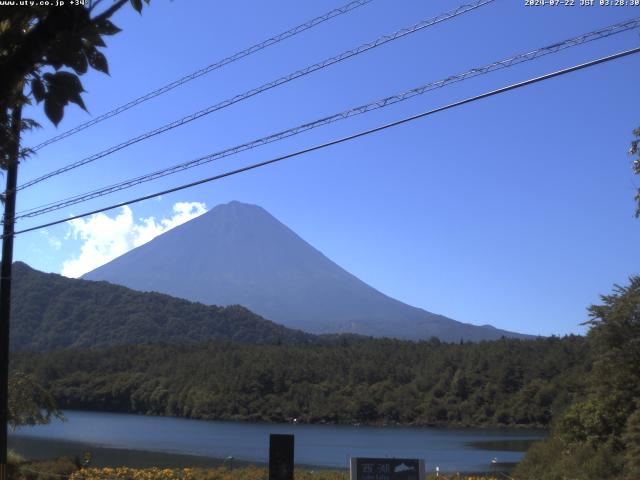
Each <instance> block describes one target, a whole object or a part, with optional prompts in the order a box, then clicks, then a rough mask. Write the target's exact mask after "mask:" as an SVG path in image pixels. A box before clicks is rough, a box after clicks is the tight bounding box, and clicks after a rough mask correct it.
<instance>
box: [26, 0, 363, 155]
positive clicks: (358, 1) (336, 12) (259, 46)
mask: <svg viewBox="0 0 640 480" xmlns="http://www.w3.org/2000/svg"><path fill="white" fill-rule="evenodd" d="M372 1H373V0H355V1H352V2H349V3H347V4H346V5H343V6H342V7H339V8H336V9H333V10H331V11H330V12H327V13H325V14H324V15H320V16H319V17H316V18H313V19H311V20H309V21H308V22H305V23H302V24H300V25H298V26H296V27H293V28H291V29H290V30H287V31H286V32H282V33H280V34H278V35H275V36H273V37H271V38H268V39H266V40H264V41H262V42H260V43H256V44H255V45H252V46H251V47H249V48H247V49H245V50H241V51H239V52H236V53H234V54H233V55H231V56H229V57H226V58H223V59H222V60H218V61H217V62H215V63H212V64H211V65H209V66H207V67H204V68H202V69H200V70H196V71H195V72H193V73H190V74H189V75H185V76H184V77H182V78H179V79H178V80H174V81H173V82H171V83H168V84H167V85H165V86H163V87H160V88H158V89H156V90H154V91H152V92H149V93H147V94H145V95H142V96H141V97H138V98H136V99H134V100H131V101H130V102H128V103H125V104H124V105H121V106H119V107H117V108H114V109H113V110H111V111H109V112H107V113H103V114H102V115H100V116H98V117H96V118H93V119H91V120H89V121H88V122H85V123H82V124H80V125H78V126H76V127H74V128H72V129H70V130H67V131H66V132H62V133H60V134H59V135H56V136H54V137H51V138H49V139H48V140H45V141H44V142H42V143H39V144H38V145H36V146H35V147H30V150H32V151H37V150H40V149H41V148H44V147H46V146H47V145H51V144H52V143H55V142H57V141H59V140H62V139H63V138H67V137H70V136H71V135H74V134H76V133H78V132H81V131H82V130H84V129H86V128H89V127H92V126H93V125H96V124H97V123H100V122H102V121H103V120H106V119H108V118H111V117H114V116H116V115H119V114H120V113H122V112H124V111H126V110H129V109H130V108H133V107H135V106H137V105H140V104H141V103H144V102H146V101H147V100H151V99H152V98H155V97H157V96H159V95H162V94H163V93H167V92H168V91H170V90H173V89H174V88H176V87H180V86H182V85H184V84H185V83H187V82H190V81H191V80H195V79H196V78H198V77H201V76H203V75H206V74H207V73H211V72H213V71H214V70H217V69H219V68H222V67H224V66H225V65H229V64H230V63H233V62H236V61H238V60H240V59H242V58H245V57H248V56H249V55H251V54H253V53H256V52H258V51H260V50H263V49H265V48H267V47H270V46H272V45H275V44H277V43H280V42H282V41H283V40H286V39H287V38H291V37H293V36H295V35H297V34H299V33H302V32H304V31H306V30H309V29H311V28H313V27H315V26H317V25H320V24H321V23H324V22H326V21H327V20H331V19H332V18H335V17H338V16H340V15H343V14H345V13H348V12H350V11H352V10H354V9H356V8H358V7H361V6H363V5H366V4H368V3H371V2H372Z"/></svg>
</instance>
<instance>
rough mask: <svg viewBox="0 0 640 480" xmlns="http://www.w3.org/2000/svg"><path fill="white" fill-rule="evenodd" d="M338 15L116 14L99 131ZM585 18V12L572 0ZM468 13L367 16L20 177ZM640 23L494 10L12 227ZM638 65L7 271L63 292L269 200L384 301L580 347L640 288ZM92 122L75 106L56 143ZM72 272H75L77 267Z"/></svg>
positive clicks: (414, 129)
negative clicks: (101, 267)
mask: <svg viewBox="0 0 640 480" xmlns="http://www.w3.org/2000/svg"><path fill="white" fill-rule="evenodd" d="M343 3H346V2H342V3H341V2H338V1H333V0H332V1H314V2H295V1H279V2H257V1H248V0H247V1H237V2H210V1H206V0H202V1H196V0H190V1H188V2H187V1H184V0H183V1H173V2H166V1H159V0H158V1H154V2H152V5H151V6H150V7H149V8H145V10H144V12H143V15H142V16H139V15H138V14H136V13H135V12H133V10H132V9H131V8H126V9H125V10H123V11H122V12H120V13H119V14H118V15H117V16H116V17H115V18H114V23H116V24H117V25H118V26H119V27H120V28H122V29H123V32H121V33H120V34H118V35H116V36H114V37H112V38H110V39H109V41H108V48H107V49H106V51H105V53H106V54H107V56H108V58H109V64H110V70H111V75H110V76H106V75H102V74H99V73H89V74H87V75H86V76H85V77H84V78H83V83H84V85H85V89H86V90H87V93H86V95H85V102H86V104H87V106H88V108H89V111H90V114H92V115H98V114H100V113H103V112H105V111H107V110H110V109H111V108H113V107H115V106H117V105H120V104H122V103H124V102H126V101H128V100H131V99H133V98H135V97H137V96H139V95H141V94H144V93H146V92H148V91H150V90H153V89H155V88H157V87H159V86H162V85H164V84H166V83H168V82H170V81H172V80H174V79H176V78H178V77H181V76H182V75H184V74H187V73H190V72H192V71H194V70H196V69H199V68H202V67H204V66H206V65H208V64H210V63H213V62H215V61H217V60H219V59H221V58H223V57H226V56H228V55H230V54H233V53H235V52H236V51H238V50H241V49H244V48H246V47H248V46H250V45H252V44H254V43H257V42H259V41H261V40H263V39H265V38H267V37H270V36H272V35H273V34H276V33H279V32H281V31H284V30H287V29H289V28H290V27H292V26H295V25H297V24H299V23H302V22H304V21H306V20H308V19H310V18H312V17H315V16H317V15H321V14H323V13H325V12H326V11H328V10H330V9H332V8H335V7H337V6H339V5H342V4H343ZM578 3H579V2H578ZM458 5H460V3H457V2H454V1H448V0H446V1H445V0H442V1H437V2H423V1H408V0H399V1H390V0H374V1H373V2H372V3H371V4H369V5H367V6H365V7H362V8H359V9H356V10H354V11H352V12H351V13H349V14H347V15H343V16H341V17H338V18H336V19H333V20H331V21H329V22H327V23H325V24H323V25H321V26H318V27H316V28H314V29H312V30H310V31H307V32H305V33H302V34H300V35H298V36H296V37H294V38H292V39H289V40H286V41H285V42H283V43H281V44H278V45H276V46H273V47H270V48H268V49H266V50H264V51H262V52H260V53H258V54H255V55H252V56H250V57H248V58H246V59H244V60H242V61H240V62H236V63H234V64H232V65H228V66H226V67H224V68H223V69H221V70H218V71H216V72H213V73H211V74H209V75H206V76H204V77H201V78H199V79H197V80H195V81H193V82H191V83H189V84H187V85H186V86H184V87H181V88H179V89H176V90H174V91H173V92H171V93H168V94H166V95H163V96H161V97H159V98H157V99H154V100H151V101H150V102H148V103H146V104H145V105H143V106H141V107H138V108H136V109H134V110H131V111H129V112H126V113H124V114H122V115H120V116H118V117H115V118H113V119H110V120H107V121H105V122H103V123H101V124H100V125H99V126H96V127H93V128H91V129H88V130H86V131H84V132H81V133H79V134H77V135H75V136H73V137H70V138H67V139H65V140H63V141H60V142H58V143H56V144H54V145H51V146H49V147H46V148H44V149H42V150H41V151H40V152H39V154H38V155H37V156H36V157H34V158H32V159H30V160H28V161H27V162H26V163H24V164H23V165H21V170H20V177H19V178H20V182H24V181H27V180H29V179H32V178H35V177H37V176H39V175H41V174H43V173H46V172H48V171H50V170H52V169H54V168H58V167H60V166H63V165H66V164H67V163H70V162H72V161H76V160H79V159H81V158H83V157H85V156H88V155H90V154H92V153H95V152H97V151H100V150H102V149H104V148H107V147H109V146H111V145H113V144H116V143H119V142H121V141H123V140H126V139H128V138H130V137H132V136H134V135H137V134H140V133H143V132H145V131H147V130H150V129H153V128H155V127H158V126H160V125H162V124H164V123H166V122H169V121H171V120H174V119H176V118H179V117H182V116H184V115H187V114H189V113H191V112H193V111H196V110H199V109H202V108H204V107H207V106H209V105H212V104H215V103H217V102H219V101H221V100H224V99H227V98H229V97H232V96H234V95H236V94H238V93H242V92H244V91H245V90H248V89H250V88H253V87H256V86H258V85H261V84H263V83H265V82H268V81H270V80H273V79H275V78H278V77H280V76H282V75H286V74H288V73H290V72H292V71H294V70H297V69H299V68H302V67H305V66H307V65H310V64H313V63H316V62H318V61H320V60H323V59H324V58H327V57H330V56H333V55H335V54H337V53H340V52H342V51H344V50H347V49H350V48H353V47H355V46H357V45H359V44H361V43H364V42H368V41H371V40H373V39H375V38H376V37H378V36H380V35H382V34H383V33H391V32H393V31H395V30H398V29H399V28H401V27H404V26H408V25H412V24H414V23H416V22H418V21H419V20H421V19H427V18H430V17H433V16H435V15H437V14H439V13H442V12H444V11H447V10H449V9H452V8H455V7H456V6H458ZM639 15H640V8H638V7H600V6H594V7H581V6H573V7H564V6H558V7H549V6H546V7H526V6H524V1H519V0H518V1H514V0H497V1H496V2H494V3H493V4H490V5H488V6H485V7H482V8H481V9H478V10H477V11H474V12H471V13H468V14H465V15H463V16H461V17H459V18H457V19H455V20H451V21H448V22H445V23H442V24H440V25H437V26H434V27H432V28H428V29H425V30H423V31H421V32H419V33H415V34H413V35H410V36H408V37H406V38H403V39H400V40H398V41H395V42H392V43H391V44H388V45H385V46H382V47H380V48H378V49H375V50H373V51H370V52H367V53H364V54H362V55H360V56H358V57H356V58H353V59H351V60H348V61H345V62H342V63H340V64H338V65H334V66H332V67H329V68H326V69H324V70H322V71H320V72H317V73H315V74H312V75H310V76H307V77H305V78H302V79H299V80H296V81H294V82H291V83H289V84H287V85H285V86H282V87H279V88H277V89H274V90H271V91H269V92H265V93H263V94H261V95H258V96H256V97H254V98H252V99H249V100H247V101H244V102H241V103H240V104H236V105H234V106H232V107H230V108H227V109H225V110H223V111H220V112H217V113H214V114H212V115H210V116H207V117H205V118H203V119H200V120H198V121H196V122H193V123H191V124H189V125H187V126H184V127H181V128H179V129H175V130H173V131H172V132H169V133H167V134H165V135H162V136H159V137H156V138H154V139H151V140H148V141H145V142H142V143H140V144H137V145H135V146H133V147H130V148H127V149H125V150H123V151H121V152H118V153H116V154H114V155H112V156H110V157H107V158H104V159H101V160H99V161H97V162H95V163H94V164H92V165H90V166H87V167H85V168H81V169H78V170H76V171H74V172H72V173H68V174H66V175H62V176H60V177H57V178H55V179H52V180H50V181H47V182H43V183H40V184H38V186H36V187H33V188H30V189H27V190H24V191H22V192H20V194H19V198H18V210H19V211H20V210H24V209H26V208H30V207H34V206H38V205H41V204H43V203H48V202H50V201H53V200H56V199H59V198H63V197H67V196H69V195H73V194H78V193H83V192H85V191H88V190H92V189H95V188H99V187H101V186H104V185H109V184H111V183H115V182H118V181H120V180H124V179H127V178H130V177H134V176H136V175H140V174H144V173H147V172H149V171H152V170H156V169H158V168H161V167H164V166H170V165H173V164H176V163H179V162H182V161H185V160H189V159H192V158H196V157H198V156H201V155H204V154H208V153H211V152H215V151H218V150H221V149H224V148H227V147H231V146H234V145H236V144H239V143H243V142H245V141H248V140H252V139H255V138H258V137H261V136H264V135H267V134H270V133H273V132H276V131H278V130H281V129H285V128H289V127H292V126H295V125H298V124H301V123H305V122H308V121H312V120H315V119H317V118H319V117H322V116H326V115H330V114H333V113H335V112H338V111H341V110H344V109H347V108H349V107H352V106H357V105H359V104H362V103H366V102H368V101H371V100H375V99H377V98H380V97H384V96H387V95H390V94H393V93H396V92H399V91H403V90H406V89H408V88H412V87H414V86H418V85H421V84H424V83H427V82H429V81H432V80H439V79H441V78H446V77H448V76H449V75H451V74H454V73H459V72H463V71H466V70H468V69H470V68H474V67H477V66H481V65H484V64H487V63H490V62H493V61H496V60H499V59H502V58H505V57H508V56H511V55H514V54H517V53H521V52H524V51H528V50H531V49H535V48H538V47H542V46H545V45H549V44H552V43H555V42H558V41H561V40H564V39H566V38H569V37H573V36H576V35H579V34H581V33H585V32H588V31H591V30H594V29H597V28H601V27H604V26H607V25H609V24H612V23H616V22H619V21H622V20H625V19H629V18H633V17H635V16H639ZM639 40H640V37H639V34H638V32H637V31H636V32H628V33H623V34H619V35H616V36H613V37H611V38H607V39H603V40H599V41H597V42H592V43H589V44H586V45H583V46H579V47H575V48H572V49H569V50H566V51H563V52H560V53H558V54H556V55H551V56H547V57H545V58H542V59H539V60H536V61H534V62H530V63H526V64H522V65H518V66H515V67H513V68H509V69H505V70H502V71H499V72H494V73H491V74H489V75H486V76H483V77H479V78H475V79H472V80H468V81H465V82H461V83H459V84H455V85H452V86H449V87H447V88H443V89H440V90H437V91H433V92H430V93H428V94H426V95H423V96H420V97H416V98H414V99H412V100H409V101H407V102H404V103H402V104H397V105H394V106H391V107H388V108H386V109H383V110H379V111H376V112H372V113H370V114H367V115H363V116H360V117H356V118H352V119H349V120H346V121H343V122H340V123H337V124H334V125H331V126H329V127H324V128H320V129H317V130H314V131H312V132H308V133H305V134H302V135H299V136H297V137H295V138H292V139H289V140H286V141H283V142H278V143H275V144H272V145H269V146H266V147H262V148H259V149H256V150H253V151H250V152H245V153H243V154H240V155H237V156H234V157H229V158H226V159H223V160H221V161H218V162H215V163H212V164H208V165H205V166H201V167H198V168H195V169H192V170H190V171H187V172H183V173H180V174H177V175H173V176H169V177H165V178H164V179H161V180H158V181H154V182H151V183H147V184H144V185H141V186H139V187H136V188H134V189H130V190H126V191H124V192H120V193H118V194H114V195H111V196H108V197H103V198H102V199H98V200H94V201H91V202H88V203H86V204H83V205H77V206H74V207H70V208H68V209H66V210H63V211H59V212H56V213H52V214H48V215H45V216H42V217H38V218H36V219H32V220H28V221H26V220H25V221H23V222H20V223H19V224H18V225H17V227H18V228H19V229H21V228H26V227H29V226H33V225H37V224H40V223H43V222H45V221H50V220H55V219H58V218H65V217H68V216H70V215H72V214H78V213H82V212H84V211H87V210H90V209H93V208H98V207H101V206H104V205H107V204H111V203H116V202H119V201H124V200H127V199H129V198H132V197H135V196H138V195H143V194H147V193H151V192H154V191H158V190H162V189H165V188H169V187H171V186H174V185H177V184H181V183H186V182H189V181H193V180H196V179H198V178H202V177H205V176H209V175H212V174H215V173H219V172H223V171H225V170H229V169H233V168H236V167H238V166H241V165H246V164H248V163H253V162H255V161H261V160H265V159H268V158H271V157H274V156H277V155H281V154H284V153H287V152H290V151H293V150H296V149H299V148H303V147H306V146H310V145H314V144H316V143H320V142H324V141H327V140H330V139H333V138H336V137H339V136H343V135H347V134H350V133H353V132H356V131H359V130H362V129H365V128H371V127H373V126H376V125H379V124H382V123H386V122H389V121H393V120H395V119H398V118H401V117H404V116H407V115H411V114H415V113H418V112H421V111H424V110H427V109H431V108H434V107H437V106H440V105H443V104H445V103H448V102H451V101H455V100H458V99H461V98H464V97H467V96H471V95H476V94H479V93H482V92H484V91H486V90H490V89H493V88H497V87H500V86H503V85H507V84H509V83H513V82H516V81H521V80H525V79H527V78H530V77H532V76H535V75H540V74H543V73H546V72H548V71H552V70H556V69H559V68H563V67H567V66H571V65H574V64H576V63H580V62H584V61H587V60H590V59H592V58H596V57H599V56H603V55H606V54H610V53H614V52H617V51H620V50H623V49H628V48H632V47H635V46H637V45H638V43H639ZM639 67H640V55H636V56H633V57H629V58H625V59H622V60H618V61H615V62H612V63H608V64H606V65H602V66H598V67H594V68H592V69H589V70H586V71H582V72H578V73H573V74H570V75H568V76H565V77H562V78H558V79H553V80H550V81H547V82H543V83H541V84H537V85H534V86H531V87H527V88H524V89H521V90H518V91H514V92H510V93H507V94H504V95H500V96H497V97H493V98H491V99H487V100H483V101H480V102H476V103H473V104H471V105H467V106H463V107H460V108H457V109H454V110H450V111H447V112H444V113H440V114H437V115H434V116H432V117H429V118H426V119H423V120H419V121H416V122H413V123H411V124H408V125H404V126H400V127H397V128H394V129H391V130H386V131H384V132H382V133H379V134H376V135H372V136H369V137H366V138H362V139H359V140H356V141H353V142H350V143H348V144H343V145H340V146H336V147H331V148H328V149H326V150H323V151H320V152H316V153H312V154H309V155H306V156H304V157H299V158H296V159H292V160H288V161H286V162H283V163H280V164H277V165H274V166H269V167H266V168H262V169H259V170H255V171H252V172H248V173H246V174H242V175H239V176H236V177H233V178H228V179H225V180H222V181H219V182H214V183H211V184H206V185H202V186H199V187H196V188H193V189H190V190H186V191H181V192H178V193H174V194H171V195H167V196H164V197H162V198H161V199H154V200H149V201H146V202H144V203H140V204H136V205H133V206H131V208H130V209H129V210H126V209H125V210H123V209H119V210H115V211H112V212H109V213H108V214H107V216H102V217H98V218H94V219H90V220H88V221H82V222H76V223H75V224H72V225H69V224H63V225H60V226H56V227H51V228H48V229H46V231H44V232H43V231H37V232H33V233H28V234H24V235H20V236H18V237H17V238H16V245H15V248H16V251H15V259H16V260H22V261H25V262H27V263H29V264H30V265H32V266H33V267H35V268H38V269H41V270H44V271H50V272H61V271H63V269H65V268H66V269H67V270H66V273H67V274H70V273H69V272H73V273H74V274H75V275H77V274H80V273H82V269H83V268H88V267H89V266H90V265H91V262H94V263H95V262H96V261H98V260H99V259H102V260H105V259H108V257H109V256H113V255H114V254H117V253H123V252H124V251H126V250H127V249H129V248H132V247H133V246H136V245H138V244H140V243H141V242H143V241H145V240H148V239H149V238H152V237H153V235H156V234H158V233H160V232H162V231H164V230H166V229H167V228H170V227H171V226H173V225H175V224H177V223H179V222H180V221H184V220H185V219H187V218H191V217H192V216H193V215H197V214H199V213H202V212H203V211H204V210H205V209H209V208H212V207H214V206H215V205H217V204H219V203H225V202H228V201H231V200H240V201H243V202H248V203H254V204H258V205H261V206H262V207H264V208H265V209H267V210H268V211H269V212H271V213H272V214H273V215H274V216H276V217H277V218H278V219H279V220H281V221H282V222H283V223H285V224H286V225H288V226H289V227H290V228H292V229H293V230H294V231H295V232H297V233H298V234H299V235H300V236H301V237H302V238H304V239H305V240H306V241H308V242H309V243H311V244H312V245H313V246H315V247H316V248H318V249H319V250H320V251H322V252H323V253H324V254H325V255H327V256H328V257H329V258H331V259H332V260H333V261H335V262H336V263H338V264H339V265H341V266H342V267H344V268H345V269H347V270H348V271H350V272H351V273H353V274H355V275H356V276H358V277H359V278H361V279H362V280H364V281H365V282H367V283H369V284H370V285H372V286H374V287H375V288H377V289H379V290H380V291H382V292H384V293H386V294H388V295H390V296H392V297H395V298H398V299H400V300H402V301H404V302H406V303H409V304H411V305H415V306H419V307H422V308H425V309H427V310H429V311H432V312H436V313H440V314H444V315H447V316H449V317H451V318H455V319H457V320H460V321H463V322H469V323H474V324H487V323H488V324H492V325H494V326H496V327H500V328H505V329H509V330H515V331H520V332H526V333H534V334H544V335H547V334H566V333H572V332H574V333H582V332H584V331H585V330H584V327H581V326H579V324H580V323H581V322H583V321H585V320H586V319H587V316H586V307H587V306H588V305H589V304H591V303H594V302H597V301H598V299H599V295H600V294H603V293H608V292H609V291H610V290H611V288H612V285H613V284H614V283H621V284H624V283H625V282H626V281H627V279H628V277H629V276H630V275H632V274H637V273H639V272H640V268H639V267H640V261H639V259H638V257H637V245H638V244H639V240H640V221H638V220H635V219H634V218H633V210H634V204H633V195H634V188H635V187H634V182H635V184H637V183H638V182H639V181H640V179H634V178H633V175H632V173H631V168H630V162H631V158H630V157H629V156H628V155H627V153H626V152H627V150H628V146H629V142H630V141H631V130H632V129H633V128H635V127H637V126H640V117H639V116H638V101H639V100H640V91H639V90H638V88H637V72H638V71H639V70H638V68H639ZM40 110H41V107H38V108H36V109H31V110H30V111H28V112H27V115H29V116H31V117H33V118H36V119H38V120H40V122H41V123H42V124H43V125H44V128H43V129H42V130H40V131H37V132H35V133H33V134H30V135H28V136H27V137H25V140H24V143H25V144H27V145H33V144H35V143H38V142H39V141H42V140H45V139H47V138H49V137H51V136H53V135H55V134H56V133H57V132H60V131H64V130H67V129H68V128H71V127H74V126H75V125H77V124H79V123H81V122H84V121H86V120H88V119H90V118H91V116H90V115H89V114H87V113H85V112H83V111H81V110H80V109H78V108H76V107H75V106H72V107H70V108H68V109H67V112H66V113H65V118H64V120H63V121H62V123H61V124H60V126H59V127H58V128H57V129H56V128H55V127H54V126H53V125H51V124H50V123H49V122H48V121H46V120H45V119H43V118H42V113H41V112H40ZM72 267H73V268H72Z"/></svg>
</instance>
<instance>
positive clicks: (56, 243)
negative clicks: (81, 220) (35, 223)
mask: <svg viewBox="0 0 640 480" xmlns="http://www.w3.org/2000/svg"><path fill="white" fill-rule="evenodd" d="M40 233H42V235H43V236H44V237H45V238H46V239H47V242H49V246H50V247H51V248H53V249H54V250H60V249H61V248H62V242H61V241H60V239H59V238H58V237H56V236H54V235H51V234H50V233H49V231H48V230H46V229H43V230H40Z"/></svg>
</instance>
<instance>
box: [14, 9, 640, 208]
mask: <svg viewBox="0 0 640 480" xmlns="http://www.w3.org/2000/svg"><path fill="white" fill-rule="evenodd" d="M638 27H640V17H637V18H635V19H632V20H626V21H624V22H620V23H617V24H614V25H610V26H608V27H605V28H601V29H599V30H594V31H592V32H589V33H585V34H583V35H579V36H577V37H573V38H569V39H567V40H564V41H562V42H557V43H554V44H552V45H549V46H546V47H542V48H538V49H536V50H531V51H528V52H525V53H521V54H518V55H515V56H512V57H508V58H506V59H503V60H499V61H496V62H493V63H490V64H488V65H484V66H482V67H477V68H473V69H471V70H467V71H465V72H463V73H460V74H457V75H451V76H449V77H447V78H445V79H441V80H438V81H435V82H430V83H427V84H424V85H421V86H419V87H416V88H413V89H411V90H407V91H404V92H401V93H398V94H396V95H392V96H389V97H385V98H382V99H378V100H375V101H373V102H369V103H366V104H364V105H360V106H358V107H355V108H351V109H348V110H344V111H342V112H339V113H336V114H333V115H330V116H327V117H323V118H320V119H318V120H315V121H313V122H309V123H305V124H302V125H298V126H296V127H293V128H290V129H287V130H283V131H280V132H278V133H274V134H271V135H268V136H266V137H262V138H259V139H256V140H252V141H250V142H246V143H243V144H241V145H236V146H234V147H231V148H227V149H225V150H221V151H218V152H215V153H212V154H209V155H205V156H202V157H199V158H196V159H193V160H189V161H187V162H183V163H179V164H177V165H173V166H171V167H167V168H164V169H160V170H156V171H154V172H151V173H147V174H145V175H141V176H138V177H135V178H132V179H129V180H125V181H122V182H119V183H116V184H114V185H110V186H107V187H102V188H100V189H97V190H93V191H91V192H87V193H83V194H79V195H75V196H72V197H68V198H66V199H63V200H57V201H55V202H51V203H48V204H45V205H40V206H38V207H33V208H31V209H28V210H23V211H21V212H18V215H17V216H16V219H22V218H30V217H36V216H39V215H43V214H45V213H49V212H52V211H55V210H60V209H62V208H65V207H69V206H71V205H76V204H78V203H82V202H86V201H88V200H91V199H94V198H97V197H102V196H104V195H108V194H110V193H114V192H117V191H120V190H125V189H127V188H131V187H134V186H136V185H140V184H142V183H146V182H149V181H152V180H155V179H158V178H162V177H165V176H167V175H172V174H174V173H178V172H181V171H184V170H187V169H190V168H194V167H197V166H200V165H203V164H206V163H209V162H212V161H215V160H219V159H221V158H225V157H228V156H232V155H235V154H238V153H240V152H243V151H246V150H251V149H253V148H256V147H260V146H262V145H266V144H269V143H273V142H276V141H279V140H283V139H285V138H289V137H292V136H294V135H297V134H299V133H302V132H305V131H308V130H312V129H314V128H318V127H321V126H325V125H329V124H331V123H335V122H337V121H340V120H344V119H346V118H350V117H353V116H356V115H360V114H363V113H366V112H369V111H372V110H377V109H380V108H384V107H387V106H389V105H393V104H395V103H398V102H402V101H404V100H407V99H410V98H413V97H415V96H417V95H422V94H424V93H427V92H429V91H431V90H435V89H437V88H442V87H444V86H446V85H449V84H452V83H455V82H460V81H463V80H466V79H469V78H473V77H476V76H479V75H484V74H487V73H490V72H492V71H495V70H499V69H503V68H507V67H511V66H514V65H517V64H519V63H523V62H527V61H531V60H534V59H536V58H539V57H542V56H544V55H549V54H552V53H556V52H559V51H561V50H564V49H567V48H570V47H574V46H576V45H581V44H583V43H586V42H590V41H593V40H598V39H601V38H605V37H608V36H611V35H614V34H617V33H621V32H625V31H628V30H631V29H634V28H638Z"/></svg>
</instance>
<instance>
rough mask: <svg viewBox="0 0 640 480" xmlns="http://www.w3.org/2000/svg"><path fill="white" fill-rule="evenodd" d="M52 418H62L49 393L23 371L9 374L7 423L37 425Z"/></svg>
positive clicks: (17, 425) (13, 425) (14, 425)
mask: <svg viewBox="0 0 640 480" xmlns="http://www.w3.org/2000/svg"><path fill="white" fill-rule="evenodd" d="M52 418H58V419H60V420H64V416H63V415H62V412H61V411H60V410H58V407H57V406H56V402H55V400H54V399H53V397H52V396H51V394H50V393H49V392H48V391H47V390H46V389H44V388H43V387H42V386H41V385H40V384H39V383H38V382H37V381H36V379H35V378H34V377H33V375H29V374H26V373H23V372H18V371H15V372H12V373H11V375H10V376H9V416H8V419H9V425H10V426H11V428H16V427H19V426H21V425H39V424H44V423H49V422H50V421H51V419H52Z"/></svg>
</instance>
